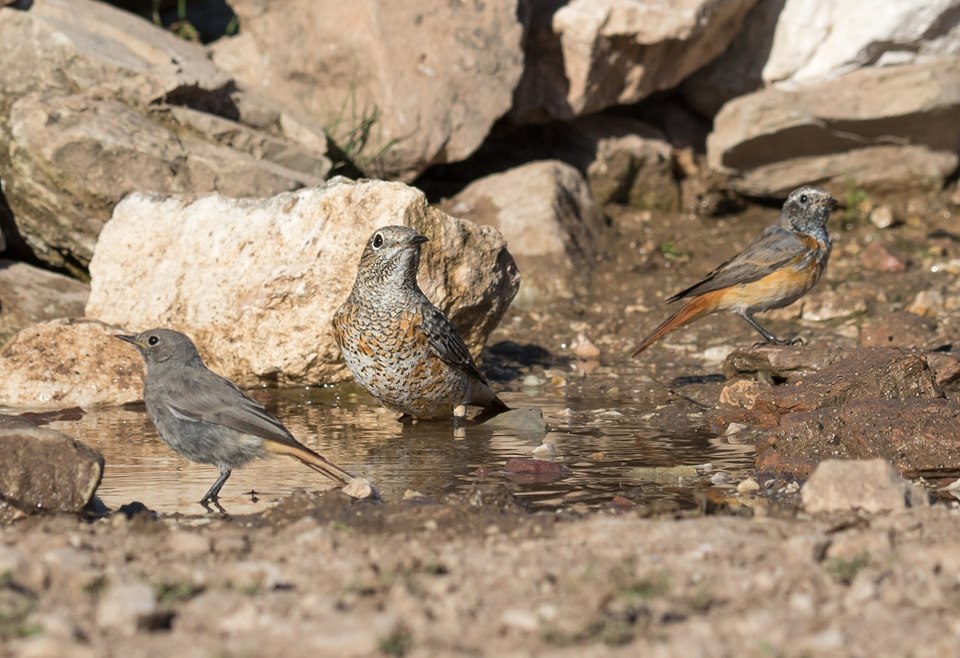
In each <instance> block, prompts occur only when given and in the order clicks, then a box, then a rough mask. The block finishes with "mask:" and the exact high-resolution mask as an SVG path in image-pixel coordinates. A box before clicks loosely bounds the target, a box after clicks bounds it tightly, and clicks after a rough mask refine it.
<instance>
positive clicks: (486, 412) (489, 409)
mask: <svg viewBox="0 0 960 658" xmlns="http://www.w3.org/2000/svg"><path fill="white" fill-rule="evenodd" d="M482 406H483V411H481V412H480V413H478V414H477V415H476V416H474V417H473V420H474V421H475V422H478V423H482V422H483V421H485V420H490V419H491V418H493V417H494V416H499V415H500V414H502V413H503V412H504V411H510V407H508V406H507V403H506V402H504V401H503V400H501V399H500V398H499V397H497V395H494V396H493V399H491V400H487V401H485V402H484V403H483V405H482Z"/></svg>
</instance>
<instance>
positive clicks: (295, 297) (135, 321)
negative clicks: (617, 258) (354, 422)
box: [86, 179, 519, 386]
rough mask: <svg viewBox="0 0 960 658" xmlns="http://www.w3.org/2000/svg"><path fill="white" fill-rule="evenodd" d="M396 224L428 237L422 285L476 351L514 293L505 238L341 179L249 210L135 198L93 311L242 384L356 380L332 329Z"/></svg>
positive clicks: (397, 190)
mask: <svg viewBox="0 0 960 658" xmlns="http://www.w3.org/2000/svg"><path fill="white" fill-rule="evenodd" d="M388 224H407V225H410V226H413V227H414V228H417V229H418V230H420V231H421V232H422V233H424V234H425V235H427V236H428V237H429V238H430V242H429V243H427V244H426V245H425V246H424V250H423V258H422V261H421V265H420V277H419V280H420V285H421V287H422V288H423V290H424V292H425V293H426V295H427V296H428V297H429V298H430V299H431V301H433V303H434V304H436V305H437V306H438V307H439V308H440V309H442V310H444V311H445V312H446V313H447V314H448V315H449V317H450V319H451V321H452V322H453V324H454V325H455V326H456V327H457V329H458V331H459V332H460V335H461V337H462V338H463V339H464V341H465V342H466V344H467V345H468V346H469V347H470V348H471V349H472V350H473V352H474V353H475V354H476V353H477V352H478V351H479V349H480V347H481V346H482V344H483V341H484V340H485V338H486V336H487V334H488V333H489V332H490V331H492V329H493V328H494V327H495V326H496V324H497V322H498V321H499V319H500V316H501V315H502V314H503V313H504V312H505V311H506V309H507V306H508V305H509V303H510V300H511V299H512V298H513V296H514V294H515V293H516V290H517V287H518V285H519V281H518V279H519V275H518V274H517V270H516V267H515V265H514V263H513V259H512V258H511V257H510V255H509V254H508V253H507V252H506V247H505V244H504V241H503V239H502V238H501V236H500V234H499V233H497V231H496V230H494V229H492V228H489V227H483V226H477V225H475V224H473V223H471V222H466V221H462V220H458V219H454V218H452V217H448V216H447V215H444V214H443V213H442V212H440V211H439V210H436V209H434V208H432V207H430V206H429V205H428V204H427V201H426V198H425V197H424V195H423V193H421V192H419V191H418V190H415V189H413V188H410V187H407V186H406V185H404V184H402V183H388V182H383V181H361V182H353V181H348V180H346V179H334V180H332V181H330V182H329V183H328V184H326V185H324V186H322V187H317V188H309V189H303V190H299V191H297V192H291V193H284V194H280V195H277V196H273V197H269V198H264V199H249V200H237V199H228V198H226V197H223V196H219V195H212V196H207V197H203V198H201V199H198V200H195V201H191V200H189V199H188V198H185V197H179V196H158V195H139V194H134V195H131V196H128V197H127V198H125V199H124V200H123V201H122V202H121V203H120V204H119V205H118V206H117V207H116V209H115V210H114V214H113V218H112V219H111V220H110V222H109V223H108V224H107V225H106V226H105V227H104V229H103V232H102V234H101V236H100V240H99V242H98V243H97V248H96V251H95V253H94V257H93V260H92V261H91V263H90V273H91V277H92V280H91V291H90V301H89V302H88V304H87V309H86V312H87V315H88V316H89V317H93V318H98V319H101V320H103V321H105V322H110V323H112V324H115V325H119V326H123V327H125V328H126V329H128V330H130V331H143V330H145V329H149V328H152V327H157V326H167V327H171V328H174V329H177V330H179V331H182V332H184V333H186V334H188V335H189V336H190V337H191V338H192V339H193V340H194V342H195V343H196V344H197V346H198V347H199V349H200V352H201V354H203V355H204V357H205V358H206V360H207V364H208V365H209V366H210V367H211V368H212V369H213V370H215V371H216V372H218V373H219V374H221V375H223V376H225V377H227V378H228V379H231V380H233V381H235V382H236V383H237V384H238V385H241V386H243V385H255V384H258V383H263V382H271V383H280V384H309V383H318V382H330V381H337V380H342V379H346V378H348V377H349V373H348V371H347V370H346V368H345V366H344V365H343V362H342V360H341V358H340V350H339V348H338V347H337V345H336V343H335V342H334V339H333V331H332V327H331V319H332V317H333V313H334V312H335V311H336V309H337V308H338V307H339V305H340V304H341V303H342V302H343V300H344V299H346V297H347V295H348V294H349V292H350V289H351V287H352V286H353V280H354V278H355V276H356V270H357V263H358V261H359V258H360V253H361V252H362V251H363V249H364V246H365V244H366V241H367V239H368V238H369V236H370V235H371V234H372V233H373V231H374V230H375V229H376V228H377V227H380V226H384V225H388ZM144 236H149V240H145V239H144ZM130 352H131V354H130V358H131V359H134V358H138V357H137V355H136V353H135V352H133V351H132V350H130Z"/></svg>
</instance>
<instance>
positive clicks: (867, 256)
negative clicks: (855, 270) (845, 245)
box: [860, 240, 908, 272]
mask: <svg viewBox="0 0 960 658" xmlns="http://www.w3.org/2000/svg"><path fill="white" fill-rule="evenodd" d="M860 264H861V265H862V266H863V268H864V269H865V270H870V271H872V272H906V271H907V265H908V261H907V259H906V258H904V257H903V256H901V255H899V254H897V253H895V252H894V251H893V250H891V249H889V248H888V247H886V246H884V245H883V244H882V243H881V242H879V241H878V240H874V241H873V242H871V243H870V244H868V245H867V247H866V248H865V249H864V250H863V251H862V252H860Z"/></svg>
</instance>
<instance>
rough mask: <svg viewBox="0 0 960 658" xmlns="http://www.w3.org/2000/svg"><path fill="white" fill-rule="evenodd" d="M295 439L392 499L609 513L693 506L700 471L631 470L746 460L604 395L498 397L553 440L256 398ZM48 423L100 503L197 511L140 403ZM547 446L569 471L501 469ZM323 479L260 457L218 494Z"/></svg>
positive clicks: (261, 495) (314, 402) (235, 502)
mask: <svg viewBox="0 0 960 658" xmlns="http://www.w3.org/2000/svg"><path fill="white" fill-rule="evenodd" d="M253 395H255V396H256V397H257V398H258V399H260V400H261V401H262V402H263V403H264V404H266V406H267V407H268V408H269V409H270V410H271V411H272V412H273V413H275V414H276V415H277V416H278V417H279V418H281V419H282V420H283V422H284V423H285V424H286V425H287V427H288V428H289V429H290V430H291V432H293V434H294V435H295V436H296V437H297V438H298V439H299V440H300V441H302V442H303V443H305V444H307V445H309V446H310V447H311V448H313V449H314V450H317V451H318V452H320V453H321V454H323V455H324V456H326V457H328V458H329V459H332V460H334V461H336V462H337V463H338V464H340V465H342V466H343V467H344V468H346V469H347V470H350V471H351V472H353V473H354V474H357V475H364V476H366V477H368V478H370V479H371V480H372V481H373V482H374V483H376V485H377V487H378V488H379V490H380V492H381V494H382V495H383V497H384V498H388V499H392V500H398V499H400V498H401V497H402V496H403V495H404V493H405V492H408V491H416V492H419V493H421V494H423V495H425V496H429V497H432V498H441V497H442V496H444V495H446V494H449V493H456V492H460V493H463V492H469V491H470V490H471V489H472V488H474V487H476V486H478V485H496V484H502V485H503V486H505V487H507V488H508V489H509V490H510V491H512V492H513V493H514V494H516V495H517V496H518V497H520V498H522V499H524V500H526V501H528V502H529V503H530V504H531V506H533V507H538V508H550V509H553V508H555V509H562V508H569V507H571V506H575V507H576V508H580V509H582V508H585V507H600V506H604V505H609V504H610V503H611V501H612V500H613V497H614V496H624V497H626V498H628V499H630V500H631V501H634V502H636V503H641V504H645V503H649V502H652V501H662V500H666V501H672V502H673V503H674V504H676V505H677V506H678V507H680V508H693V507H695V506H696V505H697V504H698V503H697V500H698V492H700V491H702V490H703V489H704V488H705V487H708V486H710V485H709V481H708V479H709V475H707V476H704V477H700V478H697V479H696V481H694V482H689V483H687V482H685V483H684V486H679V485H678V484H676V483H672V482H671V483H667V484H663V483H657V482H651V481H642V480H637V479H635V478H632V477H630V476H629V475H628V473H629V471H630V470H631V469H633V468H636V467H650V466H675V465H699V464H704V463H711V464H713V467H714V469H719V470H724V471H726V472H728V473H729V474H730V475H731V476H733V477H734V479H737V478H739V477H742V476H743V475H745V474H746V473H747V472H748V471H749V468H750V467H751V465H752V455H751V454H750V453H749V452H747V451H745V449H743V448H741V447H739V446H731V445H729V444H728V443H726V442H725V441H723V440H722V439H718V438H716V437H714V436H711V435H710V434H707V433H705V432H704V431H703V430H701V429H697V428H695V427H688V428H682V427H678V428H676V431H675V432H673V431H672V430H671V432H672V433H670V434H666V433H664V432H663V431H662V430H654V429H652V428H650V427H648V426H645V423H644V420H643V412H644V410H643V409H639V408H631V407H624V406H620V405H616V406H614V405H612V404H611V400H609V399H578V398H569V397H564V396H561V395H548V396H541V397H530V396H527V395H523V394H520V393H514V394H510V393H507V394H506V395H505V396H504V397H505V399H506V401H507V402H508V404H511V405H513V406H535V407H540V408H542V409H543V412H544V416H545V418H546V420H547V422H548V424H549V425H550V427H551V431H550V433H549V434H548V435H547V436H546V437H543V436H542V435H524V434H522V433H517V432H514V431H490V430H485V429H483V428H482V427H480V426H467V427H465V428H462V429H461V430H456V431H455V430H454V428H453V426H452V424H449V423H420V424H417V425H413V426H409V425H403V424H401V423H399V422H397V420H396V414H393V413H392V412H388V411H386V410H384V409H383V408H381V407H379V406H378V405H377V404H376V403H375V402H374V401H373V400H372V399H370V398H369V397H367V396H366V395H365V394H358V393H356V392H353V391H350V390H344V389H342V388H337V387H333V388H304V389H290V390H281V391H277V390H258V391H254V392H253ZM50 427H52V428H54V429H59V430H61V431H64V432H66V433H68V434H70V435H72V436H74V437H76V438H77V439H79V440H81V441H84V442H86V443H88V444H89V445H91V446H93V447H95V448H97V449H98V450H100V451H101V452H102V453H103V455H104V458H105V460H106V472H105V475H104V479H103V483H102V485H101V487H100V490H99V495H100V497H101V499H102V500H103V502H104V503H105V504H106V505H107V506H108V507H110V508H114V509H115V508H117V507H118V506H120V505H123V504H126V503H129V502H131V501H140V502H142V503H144V504H145V505H147V506H148V507H150V508H151V509H154V510H157V511H158V512H162V513H168V514H169V513H175V512H179V513H184V514H197V513H200V512H202V511H203V510H202V508H201V507H200V506H199V505H198V504H197V503H196V501H197V500H199V498H200V497H201V496H202V495H203V493H204V492H205V491H206V490H207V488H208V487H209V486H210V485H211V484H212V483H213V481H214V480H215V479H216V476H217V472H216V469H215V468H214V467H212V466H204V465H199V464H193V463H190V462H188V461H186V460H184V459H181V458H180V457H178V456H177V455H175V454H174V453H173V452H172V451H170V450H169V449H168V448H167V447H166V446H165V445H164V444H163V443H162V442H161V441H160V439H159V438H158V436H157V434H156V431H155V430H154V428H153V426H152V424H151V423H150V421H149V419H148V418H147V416H146V413H145V411H144V409H143V408H142V407H139V408H136V407H130V408H122V409H103V410H96V411H91V412H89V413H87V414H85V415H84V416H83V417H82V418H81V419H79V420H69V421H66V420H61V421H56V422H53V423H51V424H50ZM544 440H546V441H547V442H549V443H552V444H553V445H554V446H555V448H556V452H557V455H556V457H555V459H556V460H557V461H559V462H560V463H562V464H563V465H564V466H566V467H567V468H568V469H569V475H568V476H567V477H563V478H561V479H555V480H552V481H537V480H530V479H524V478H521V477H516V476H510V475H509V474H506V473H504V472H503V468H502V467H503V465H504V463H505V462H506V461H507V460H508V459H510V458H512V457H531V456H532V450H533V448H535V447H536V446H538V445H540V444H541V442H542V441H544ZM327 486H328V484H327V481H326V480H325V479H324V478H323V477H322V476H320V475H319V474H317V473H315V472H314V471H312V470H310V469H308V468H306V467H304V466H302V465H301V464H299V463H298V462H296V461H294V460H292V459H287V458H283V457H270V458H267V459H264V460H257V461H255V462H253V463H251V464H250V465H248V466H247V467H245V468H243V469H239V470H237V471H234V473H233V475H232V476H231V478H230V480H229V481H228V482H227V484H226V486H225V487H224V489H223V491H222V492H221V503H222V504H223V506H224V507H225V508H226V509H227V511H229V512H231V513H249V512H256V511H262V510H263V509H265V508H266V507H267V506H269V505H271V504H273V503H274V502H275V501H277V500H278V499H280V498H281V497H283V496H286V495H288V494H289V493H291V492H292V491H293V490H295V489H298V488H305V489H308V490H314V491H317V490H322V489H325V488H327Z"/></svg>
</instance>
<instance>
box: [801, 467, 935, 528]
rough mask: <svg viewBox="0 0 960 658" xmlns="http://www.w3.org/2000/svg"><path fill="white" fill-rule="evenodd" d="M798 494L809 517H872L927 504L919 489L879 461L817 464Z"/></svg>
mask: <svg viewBox="0 0 960 658" xmlns="http://www.w3.org/2000/svg"><path fill="white" fill-rule="evenodd" d="M801 495H802V496H803V506H804V508H805V509H806V511H807V512H809V513H810V514H817V513H819V512H843V511H849V510H862V511H864V512H869V513H872V514H875V513H877V512H901V511H903V510H905V509H907V507H917V506H920V505H923V506H925V505H929V500H928V498H927V495H926V493H925V492H924V491H923V488H922V487H919V486H917V487H914V485H913V484H912V483H910V482H908V481H907V480H904V479H903V478H902V477H900V475H899V474H898V473H897V470H896V469H895V468H894V467H893V466H892V465H891V464H890V462H888V461H885V460H883V459H866V460H849V461H845V460H840V459H828V460H826V461H824V462H820V464H819V465H818V466H817V469H816V470H815V471H814V472H813V475H811V476H810V479H809V480H807V482H806V484H804V485H803V489H802V491H801Z"/></svg>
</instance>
